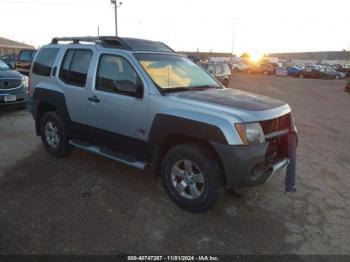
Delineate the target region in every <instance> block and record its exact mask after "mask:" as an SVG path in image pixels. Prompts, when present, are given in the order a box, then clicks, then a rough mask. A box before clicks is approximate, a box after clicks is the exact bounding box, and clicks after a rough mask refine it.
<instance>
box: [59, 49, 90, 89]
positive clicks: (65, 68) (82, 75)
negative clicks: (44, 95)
mask: <svg viewBox="0 0 350 262" xmlns="http://www.w3.org/2000/svg"><path fill="white" fill-rule="evenodd" d="M91 58H92V52H91V50H81V49H79V50H77V49H70V50H67V52H66V54H65V55H64V58H63V62H62V65H61V69H60V74H59V78H60V79H61V80H62V81H64V82H65V83H67V84H70V85H74V86H80V87H84V86H85V84H86V78H87V74H88V71H89V66H90V62H91Z"/></svg>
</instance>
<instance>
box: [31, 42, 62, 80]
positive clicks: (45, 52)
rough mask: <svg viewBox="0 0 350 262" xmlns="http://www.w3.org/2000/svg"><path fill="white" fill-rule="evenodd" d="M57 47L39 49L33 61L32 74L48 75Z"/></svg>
mask: <svg viewBox="0 0 350 262" xmlns="http://www.w3.org/2000/svg"><path fill="white" fill-rule="evenodd" d="M57 53H58V48H45V49H41V50H40V51H39V54H38V56H37V57H36V60H35V62H34V66H33V74H37V75H43V76H50V74H51V70H52V65H53V63H54V61H55V58H56V55H57Z"/></svg>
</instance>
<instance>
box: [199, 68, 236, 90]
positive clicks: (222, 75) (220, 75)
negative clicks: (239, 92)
mask: <svg viewBox="0 0 350 262" xmlns="http://www.w3.org/2000/svg"><path fill="white" fill-rule="evenodd" d="M200 65H201V66H203V67H204V68H205V69H206V70H207V71H208V72H209V74H211V75H212V76H214V77H215V78H216V79H217V80H219V81H220V82H221V83H222V84H223V85H224V86H228V85H229V83H230V80H231V69H230V67H229V65H228V64H227V63H220V62H215V63H204V64H202V63H201V64H200Z"/></svg>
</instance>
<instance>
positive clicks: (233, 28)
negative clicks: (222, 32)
mask: <svg viewBox="0 0 350 262" xmlns="http://www.w3.org/2000/svg"><path fill="white" fill-rule="evenodd" d="M237 19H238V18H237V17H233V18H232V46H231V54H232V55H233V47H234V45H235V29H236V20H237Z"/></svg>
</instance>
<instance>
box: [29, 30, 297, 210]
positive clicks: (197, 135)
mask: <svg viewBox="0 0 350 262" xmlns="http://www.w3.org/2000/svg"><path fill="white" fill-rule="evenodd" d="M30 83H31V84H30V97H29V101H28V107H29V110H30V111H31V113H32V114H33V117H34V119H35V122H36V133H37V135H40V136H41V138H42V142H43V144H44V146H45V148H46V150H47V151H48V152H49V153H50V154H51V155H53V156H56V157H63V156H65V155H66V154H67V153H68V152H69V151H70V150H71V148H72V146H74V147H78V148H81V149H83V150H87V151H90V152H93V153H96V154H99V155H103V156H105V157H108V158H111V159H114V160H117V161H120V162H122V163H125V164H127V165H130V166H133V167H135V168H138V169H145V168H146V167H148V166H150V167H152V168H153V170H154V172H155V174H159V175H160V176H161V178H162V182H163V185H164V187H165V190H166V192H167V193H168V195H169V196H170V198H171V199H172V200H173V201H174V202H175V203H176V204H178V205H179V206H180V207H183V208H185V209H188V210H190V211H193V212H199V211H204V210H207V209H208V208H209V207H210V206H211V205H212V204H214V202H215V201H216V199H217V198H218V193H219V189H220V187H223V186H226V187H244V186H245V187H247V186H256V185H260V184H263V183H264V182H266V181H267V180H268V179H270V178H271V177H272V176H273V175H274V174H276V173H277V172H279V171H280V170H281V169H282V168H283V167H286V166H288V167H287V176H286V187H285V190H286V192H293V191H294V190H295V189H294V178H295V175H294V174H295V146H296V140H297V139H296V137H297V136H296V129H295V127H294V124H293V118H292V115H291V109H290V107H289V106H288V105H287V104H286V103H284V102H282V101H279V100H274V99H271V98H268V97H264V96H258V95H255V94H251V93H247V92H243V91H239V90H234V89H228V88H225V87H224V86H223V85H222V84H220V82H218V81H217V80H216V79H215V78H214V77H212V76H211V75H210V74H208V73H207V72H206V71H205V70H204V69H203V68H202V67H200V66H198V65H196V64H195V63H193V62H192V61H190V60H189V59H188V58H186V57H184V56H182V55H179V54H177V53H175V52H174V51H173V50H172V49H171V48H169V47H168V46H167V45H165V44H163V43H161V42H155V41H148V40H140V39H132V38H117V37H73V38H54V39H53V40H52V42H51V44H49V45H46V46H43V47H42V48H41V49H40V50H39V51H38V53H37V54H36V56H35V58H34V62H33V64H32V68H31V72H30Z"/></svg>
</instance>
